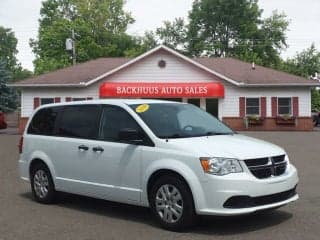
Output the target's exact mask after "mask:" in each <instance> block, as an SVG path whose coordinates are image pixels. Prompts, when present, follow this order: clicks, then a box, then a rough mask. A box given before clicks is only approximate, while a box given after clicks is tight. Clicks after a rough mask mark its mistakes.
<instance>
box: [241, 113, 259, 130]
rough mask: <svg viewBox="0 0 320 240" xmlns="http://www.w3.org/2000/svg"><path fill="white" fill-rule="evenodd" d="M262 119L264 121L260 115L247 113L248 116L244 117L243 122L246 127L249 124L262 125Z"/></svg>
mask: <svg viewBox="0 0 320 240" xmlns="http://www.w3.org/2000/svg"><path fill="white" fill-rule="evenodd" d="M263 121H264V118H263V117H260V116H258V115H249V116H246V117H245V118H244V123H245V126H246V128H248V127H249V126H250V125H251V126H252V125H255V126H257V125H262V124H263Z"/></svg>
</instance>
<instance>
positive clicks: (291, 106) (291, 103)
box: [277, 97, 293, 116]
mask: <svg viewBox="0 0 320 240" xmlns="http://www.w3.org/2000/svg"><path fill="white" fill-rule="evenodd" d="M279 98H282V99H283V98H285V99H290V113H284V114H280V113H279V106H280V105H279ZM282 107H286V106H282ZM277 114H278V116H284V115H289V116H293V97H277Z"/></svg>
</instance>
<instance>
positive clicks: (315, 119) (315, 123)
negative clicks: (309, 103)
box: [312, 117, 318, 127]
mask: <svg viewBox="0 0 320 240" xmlns="http://www.w3.org/2000/svg"><path fill="white" fill-rule="evenodd" d="M312 122H313V126H315V127H316V126H317V125H318V119H317V118H316V117H314V118H313V119H312Z"/></svg>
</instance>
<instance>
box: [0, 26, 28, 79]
mask: <svg viewBox="0 0 320 240" xmlns="http://www.w3.org/2000/svg"><path fill="white" fill-rule="evenodd" d="M17 43H18V40H17V38H16V37H15V34H14V32H13V31H12V30H11V29H10V28H4V27H2V26H0V61H2V62H4V64H5V66H6V69H7V70H8V71H9V72H10V74H11V75H12V79H13V80H14V81H16V80H20V79H23V78H26V77H29V76H31V75H32V72H30V71H28V70H26V69H23V68H22V66H21V64H20V63H19V62H18V60H17V57H16V55H17V54H18V50H17Z"/></svg>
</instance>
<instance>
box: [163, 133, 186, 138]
mask: <svg viewBox="0 0 320 240" xmlns="http://www.w3.org/2000/svg"><path fill="white" fill-rule="evenodd" d="M184 137H186V136H182V135H180V134H179V133H175V134H172V135H168V136H159V138H164V139H170V138H184Z"/></svg>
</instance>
